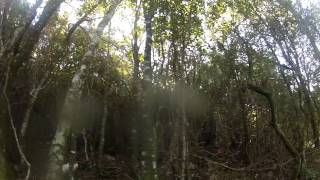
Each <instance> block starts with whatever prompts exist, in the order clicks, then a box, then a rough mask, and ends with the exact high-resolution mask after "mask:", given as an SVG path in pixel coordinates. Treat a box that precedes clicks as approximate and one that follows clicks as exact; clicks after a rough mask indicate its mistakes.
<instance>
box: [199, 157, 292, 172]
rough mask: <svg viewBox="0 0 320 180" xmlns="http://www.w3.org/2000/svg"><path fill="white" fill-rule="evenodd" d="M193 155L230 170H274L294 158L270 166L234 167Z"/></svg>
mask: <svg viewBox="0 0 320 180" xmlns="http://www.w3.org/2000/svg"><path fill="white" fill-rule="evenodd" d="M193 156H194V157H196V158H199V159H203V160H205V161H207V162H209V163H212V164H214V165H217V166H221V167H223V168H225V169H228V170H231V171H268V170H275V169H276V167H277V166H283V165H285V164H288V163H289V162H291V161H293V160H294V159H293V158H291V159H289V160H287V161H284V162H282V163H279V164H277V165H276V164H275V165H273V166H272V167H266V168H249V167H241V168H235V167H230V166H228V165H226V164H224V163H220V162H216V161H213V160H211V159H208V158H205V157H202V156H198V155H193Z"/></svg>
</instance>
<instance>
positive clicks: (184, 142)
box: [180, 102, 188, 180]
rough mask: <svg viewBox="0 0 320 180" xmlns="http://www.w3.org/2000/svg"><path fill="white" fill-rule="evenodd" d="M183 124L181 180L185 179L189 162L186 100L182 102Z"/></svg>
mask: <svg viewBox="0 0 320 180" xmlns="http://www.w3.org/2000/svg"><path fill="white" fill-rule="evenodd" d="M181 110H182V124H181V134H182V137H181V138H182V161H181V178H180V179H181V180H185V179H186V177H188V176H187V164H188V159H187V158H188V141H187V125H188V122H187V116H186V111H185V105H184V102H183V104H182V108H181Z"/></svg>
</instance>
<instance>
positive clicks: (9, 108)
mask: <svg viewBox="0 0 320 180" xmlns="http://www.w3.org/2000/svg"><path fill="white" fill-rule="evenodd" d="M9 72H10V63H8V69H7V73H6V79H5V82H4V87H3V96H4V98H5V100H6V102H7V108H8V114H9V120H10V125H11V129H12V131H13V135H14V138H15V141H16V145H17V148H18V151H19V154H20V156H21V158H22V160H23V161H24V162H25V164H26V165H27V168H28V170H27V174H26V177H25V180H28V179H29V176H30V170H31V164H30V162H29V161H28V160H27V158H26V156H25V154H24V152H23V150H22V148H21V145H20V142H19V139H18V134H17V129H16V127H15V126H14V121H13V116H12V111H11V105H10V100H9V98H8V95H7V92H6V91H7V86H8V80H9Z"/></svg>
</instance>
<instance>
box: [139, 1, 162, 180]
mask: <svg viewBox="0 0 320 180" xmlns="http://www.w3.org/2000/svg"><path fill="white" fill-rule="evenodd" d="M144 5H145V6H144V8H145V9H144V18H145V30H146V44H145V51H144V66H143V102H142V104H143V105H142V110H143V117H142V129H140V130H141V135H142V151H141V155H142V157H141V166H142V179H143V180H154V179H158V175H157V159H156V157H157V156H156V155H157V143H156V139H155V137H156V130H155V126H154V119H153V109H152V105H153V103H152V99H153V97H152V92H153V91H152V90H153V86H152V78H153V77H152V67H151V46H152V18H153V15H154V12H153V10H152V8H151V5H152V3H151V2H149V3H146V4H144Z"/></svg>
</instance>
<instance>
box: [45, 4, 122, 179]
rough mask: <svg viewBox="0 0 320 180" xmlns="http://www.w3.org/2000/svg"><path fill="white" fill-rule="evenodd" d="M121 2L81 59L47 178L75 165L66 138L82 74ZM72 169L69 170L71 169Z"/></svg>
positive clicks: (59, 176) (113, 7)
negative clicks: (68, 156) (68, 159)
mask: <svg viewBox="0 0 320 180" xmlns="http://www.w3.org/2000/svg"><path fill="white" fill-rule="evenodd" d="M120 2H121V0H114V1H113V2H112V5H111V6H110V8H109V9H108V10H107V11H106V12H105V14H104V17H103V19H102V20H101V21H100V23H99V25H98V27H97V29H96V31H95V33H94V34H93V39H92V42H91V43H90V45H89V48H88V50H87V51H86V53H85V54H84V56H83V58H82V59H81V61H80V62H81V66H80V69H79V70H78V71H77V72H76V73H75V74H74V76H73V79H72V83H71V87H70V88H69V90H68V92H67V94H66V98H65V103H64V105H63V107H62V113H61V116H60V120H59V122H58V126H57V130H56V133H55V136H54V139H53V141H52V145H51V148H50V152H49V156H50V157H49V158H50V159H49V167H48V174H47V179H49V180H55V179H62V176H63V175H62V167H61V164H64V165H68V167H71V166H73V165H70V164H68V163H67V162H64V161H65V156H64V154H65V153H64V152H65V147H66V138H67V137H68V135H69V132H70V129H71V125H72V118H73V111H74V109H75V106H76V105H77V104H79V103H80V96H81V89H82V85H83V79H82V76H83V75H84V72H85V70H86V69H87V66H88V65H89V62H90V60H91V58H92V57H93V56H94V52H95V50H96V48H97V47H98V44H99V42H100V39H101V36H102V33H103V30H104V28H105V27H106V26H107V25H108V23H109V22H110V20H111V18H112V17H113V15H114V13H115V11H116V8H117V6H118V5H119V4H120ZM71 169H72V168H71ZM71 169H68V170H69V171H70V170H71Z"/></svg>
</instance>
